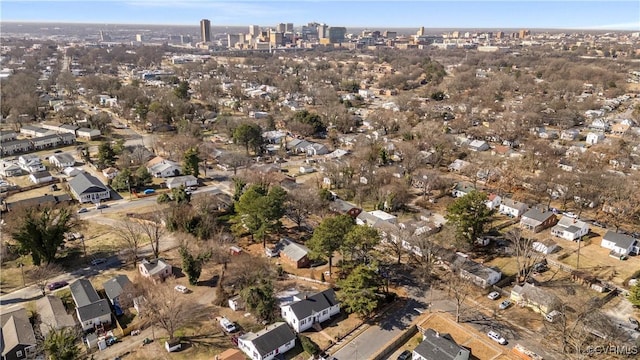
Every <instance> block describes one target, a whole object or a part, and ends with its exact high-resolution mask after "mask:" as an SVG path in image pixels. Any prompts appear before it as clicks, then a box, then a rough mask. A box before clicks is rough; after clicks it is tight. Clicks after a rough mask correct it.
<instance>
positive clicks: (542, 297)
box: [510, 283, 561, 315]
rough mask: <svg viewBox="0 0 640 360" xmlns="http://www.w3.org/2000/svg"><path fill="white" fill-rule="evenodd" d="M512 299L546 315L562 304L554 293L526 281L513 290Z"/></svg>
mask: <svg viewBox="0 0 640 360" xmlns="http://www.w3.org/2000/svg"><path fill="white" fill-rule="evenodd" d="M510 298H511V300H513V301H514V302H515V303H517V304H519V305H521V306H527V307H529V308H531V309H532V310H533V311H535V312H539V313H542V314H543V315H546V314H548V313H550V312H551V311H553V310H557V308H558V307H559V306H560V304H561V302H560V300H559V299H558V298H557V297H556V296H555V295H554V294H553V293H550V292H548V291H545V290H544V289H542V288H540V287H537V286H535V285H532V284H529V283H524V285H516V286H514V287H513V289H512V290H511V296H510Z"/></svg>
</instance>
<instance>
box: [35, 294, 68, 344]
mask: <svg viewBox="0 0 640 360" xmlns="http://www.w3.org/2000/svg"><path fill="white" fill-rule="evenodd" d="M36 307H37V308H38V316H40V321H41V322H42V323H41V324H40V331H41V332H42V334H43V335H44V336H46V335H47V334H48V333H49V331H50V330H51V329H57V330H58V329H62V328H65V327H73V326H75V325H76V322H75V320H73V316H71V315H69V314H67V310H66V309H65V308H64V305H63V304H62V300H60V298H59V297H57V296H53V295H47V296H45V297H43V298H40V299H38V300H37V301H36Z"/></svg>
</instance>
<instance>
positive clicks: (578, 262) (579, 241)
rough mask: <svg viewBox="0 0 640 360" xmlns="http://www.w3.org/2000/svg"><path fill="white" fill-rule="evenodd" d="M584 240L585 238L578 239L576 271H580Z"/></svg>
mask: <svg viewBox="0 0 640 360" xmlns="http://www.w3.org/2000/svg"><path fill="white" fill-rule="evenodd" d="M582 239H584V236H581V237H580V238H579V239H578V258H577V259H576V270H579V269H580V247H581V246H582Z"/></svg>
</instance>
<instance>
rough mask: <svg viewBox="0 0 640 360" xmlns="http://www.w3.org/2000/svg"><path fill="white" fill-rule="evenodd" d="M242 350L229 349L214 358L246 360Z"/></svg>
mask: <svg viewBox="0 0 640 360" xmlns="http://www.w3.org/2000/svg"><path fill="white" fill-rule="evenodd" d="M245 359H246V357H245V356H244V354H243V353H242V351H240V349H227V350H225V351H223V352H221V353H220V354H218V355H216V356H215V357H214V360H245Z"/></svg>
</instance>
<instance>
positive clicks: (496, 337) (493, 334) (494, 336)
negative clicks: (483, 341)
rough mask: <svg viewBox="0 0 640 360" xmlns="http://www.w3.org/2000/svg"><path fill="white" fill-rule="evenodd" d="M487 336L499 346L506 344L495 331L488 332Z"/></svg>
mask: <svg viewBox="0 0 640 360" xmlns="http://www.w3.org/2000/svg"><path fill="white" fill-rule="evenodd" d="M487 336H488V337H490V338H491V340H493V341H495V342H497V343H498V344H500V345H505V344H506V343H507V340H506V339H505V338H503V337H502V335H500V334H499V333H497V332H495V331H493V330H492V331H489V332H488V333H487Z"/></svg>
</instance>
